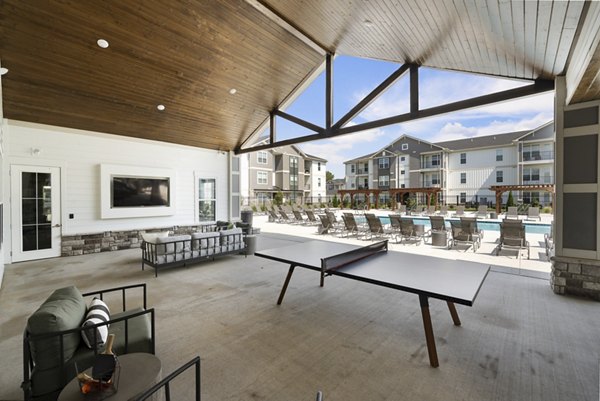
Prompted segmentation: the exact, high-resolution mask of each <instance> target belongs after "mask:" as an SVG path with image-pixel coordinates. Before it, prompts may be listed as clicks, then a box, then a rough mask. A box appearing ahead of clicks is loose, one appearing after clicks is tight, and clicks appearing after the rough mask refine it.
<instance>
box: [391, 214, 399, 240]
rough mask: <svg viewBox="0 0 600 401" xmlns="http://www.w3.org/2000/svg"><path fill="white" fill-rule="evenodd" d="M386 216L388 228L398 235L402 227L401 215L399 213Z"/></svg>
mask: <svg viewBox="0 0 600 401" xmlns="http://www.w3.org/2000/svg"><path fill="white" fill-rule="evenodd" d="M388 217H389V219H390V230H391V231H393V232H394V233H396V235H400V232H401V229H402V223H401V220H402V217H401V216H400V215H399V214H390V215H388Z"/></svg>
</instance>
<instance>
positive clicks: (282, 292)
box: [277, 265, 296, 305]
mask: <svg viewBox="0 0 600 401" xmlns="http://www.w3.org/2000/svg"><path fill="white" fill-rule="evenodd" d="M295 267H296V265H290V270H288V274H287V277H286V278H285V282H284V283H283V288H282V289H281V293H279V298H278V299H277V305H281V303H282V302H283V296H284V295H285V291H286V290H287V287H288V284H289V283H290V279H291V278H292V274H293V273H294V268H295Z"/></svg>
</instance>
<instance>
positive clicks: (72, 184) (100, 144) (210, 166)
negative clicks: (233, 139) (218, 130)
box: [3, 120, 229, 246]
mask: <svg viewBox="0 0 600 401" xmlns="http://www.w3.org/2000/svg"><path fill="white" fill-rule="evenodd" d="M4 128H5V132H4V151H5V157H4V165H3V167H4V176H3V178H4V186H3V188H4V193H5V194H9V193H10V184H9V177H8V167H9V166H10V165H12V164H24V165H27V164H34V165H49V166H59V167H61V181H62V183H61V184H62V201H61V202H62V205H61V215H62V234H63V235H72V234H80V233H81V234H83V233H96V232H103V231H117V230H128V229H143V228H152V227H168V226H173V225H190V224H195V223H197V218H196V212H195V210H196V208H195V203H196V200H195V191H194V174H197V175H198V176H202V177H206V178H216V180H217V219H219V220H227V219H228V200H227V197H228V188H229V183H228V170H227V166H228V159H227V154H226V153H223V152H217V151H212V150H208V149H200V148H193V147H188V146H180V145H174V144H167V143H162V142H155V141H147V140H139V139H135V138H127V137H120V136H116V135H109V134H101V133H94V132H90V131H81V130H73V129H69V128H62V127H53V126H48V125H40V124H31V123H24V122H20V121H13V120H5V124H4ZM32 148H37V149H40V154H39V155H38V156H32V152H31V149H32ZM102 163H110V164H121V165H129V166H140V167H144V166H147V167H160V168H168V169H173V170H175V171H176V176H177V179H176V188H174V190H175V192H176V198H175V201H176V212H175V215H172V216H157V217H143V218H118V219H101V218H100V196H101V194H100V164H102ZM70 213H73V214H74V219H69V218H68V215H69V214H70ZM5 216H6V217H7V218H8V217H9V216H10V212H9V210H8V208H7V210H6V211H5ZM5 227H8V224H5ZM5 238H6V239H7V240H9V241H10V232H8V231H7V230H5ZM8 245H9V244H8ZM9 246H10V245H9Z"/></svg>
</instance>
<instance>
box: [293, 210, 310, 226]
mask: <svg viewBox="0 0 600 401" xmlns="http://www.w3.org/2000/svg"><path fill="white" fill-rule="evenodd" d="M292 213H293V215H294V218H295V219H296V223H297V224H302V225H305V224H306V223H307V222H308V220H306V219H305V218H304V217H302V214H301V213H300V212H299V211H298V210H292Z"/></svg>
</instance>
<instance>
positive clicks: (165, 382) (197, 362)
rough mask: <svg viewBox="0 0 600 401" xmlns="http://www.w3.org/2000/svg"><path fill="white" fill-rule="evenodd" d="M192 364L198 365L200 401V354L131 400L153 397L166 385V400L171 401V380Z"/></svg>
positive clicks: (197, 388)
mask: <svg viewBox="0 0 600 401" xmlns="http://www.w3.org/2000/svg"><path fill="white" fill-rule="evenodd" d="M192 366H195V367H196V369H195V370H196V372H195V373H196V383H195V389H196V401H200V357H199V356H197V357H195V358H194V359H192V360H191V361H189V362H187V363H185V364H184V365H182V366H180V367H179V368H177V370H175V371H174V372H173V373H171V374H169V375H168V376H167V377H165V378H164V379H162V380H161V381H159V382H158V383H156V384H155V385H154V386H152V387H150V388H149V389H148V390H146V391H144V392H143V393H142V394H140V395H138V396H137V397H135V398H132V399H131V400H132V401H144V400H147V399H148V398H150V397H152V395H153V394H154V393H156V392H157V391H159V390H160V389H161V388H162V387H164V388H165V400H166V401H171V387H170V383H171V381H173V379H175V378H176V377H177V376H179V375H180V374H182V373H183V372H185V371H186V370H187V369H189V368H191V367H192Z"/></svg>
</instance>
